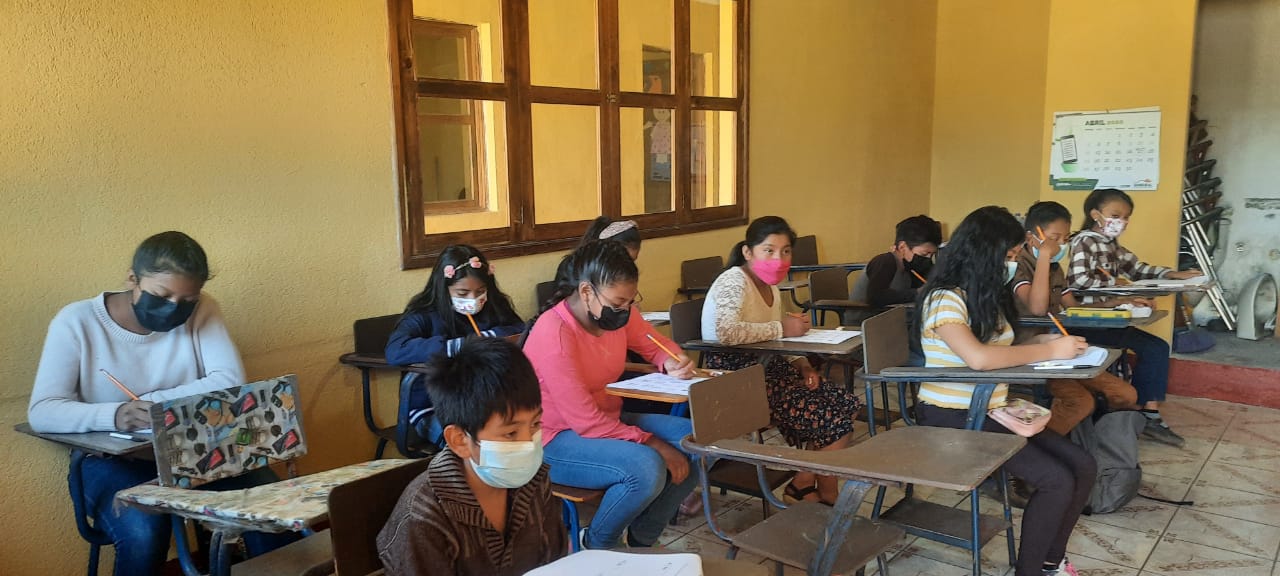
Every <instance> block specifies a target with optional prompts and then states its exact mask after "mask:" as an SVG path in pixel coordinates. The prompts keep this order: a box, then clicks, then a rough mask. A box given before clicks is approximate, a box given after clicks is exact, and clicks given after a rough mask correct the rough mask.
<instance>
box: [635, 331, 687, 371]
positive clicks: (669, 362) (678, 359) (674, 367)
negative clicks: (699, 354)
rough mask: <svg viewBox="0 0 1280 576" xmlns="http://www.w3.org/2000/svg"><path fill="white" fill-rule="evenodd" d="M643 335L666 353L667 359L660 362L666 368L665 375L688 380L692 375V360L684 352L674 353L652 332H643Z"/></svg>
mask: <svg viewBox="0 0 1280 576" xmlns="http://www.w3.org/2000/svg"><path fill="white" fill-rule="evenodd" d="M645 337H646V338H648V339H649V341H650V342H653V343H654V344H656V345H657V346H658V348H659V349H661V350H662V351H663V352H666V353H667V359H666V361H665V362H663V363H662V367H663V368H664V369H666V372H667V375H668V376H672V377H674V378H679V379H681V380H688V379H690V378H693V376H694V372H695V370H694V368H693V360H690V359H689V357H688V356H686V355H684V354H676V353H675V352H674V351H672V350H671V349H670V348H667V347H666V346H664V345H663V344H662V341H660V340H658V339H657V338H655V337H654V336H653V334H645Z"/></svg>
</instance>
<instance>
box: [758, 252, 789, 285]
mask: <svg viewBox="0 0 1280 576" xmlns="http://www.w3.org/2000/svg"><path fill="white" fill-rule="evenodd" d="M790 269H791V261H789V260H783V259H781V258H777V259H772V258H771V259H768V260H765V259H762V258H756V259H755V260H752V261H751V272H752V273H754V274H755V275H756V278H759V279H760V281H761V282H764V283H765V284H768V285H770V286H776V285H777V284H778V283H779V282H782V281H783V280H785V279H786V278H787V271H788V270H790Z"/></svg>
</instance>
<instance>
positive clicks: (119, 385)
mask: <svg viewBox="0 0 1280 576" xmlns="http://www.w3.org/2000/svg"><path fill="white" fill-rule="evenodd" d="M98 371H99V372H101V373H103V374H106V375H107V380H110V381H111V383H112V384H115V385H116V388H119V389H120V390H121V391H123V392H124V393H125V394H128V395H129V398H132V399H133V400H135V401H136V400H141V398H138V395H137V394H134V393H133V390H130V389H129V388H127V387H126V386H125V385H124V383H122V382H120V381H119V380H116V377H115V376H112V375H111V373H110V372H107V371H106V369H104V368H99V369H98Z"/></svg>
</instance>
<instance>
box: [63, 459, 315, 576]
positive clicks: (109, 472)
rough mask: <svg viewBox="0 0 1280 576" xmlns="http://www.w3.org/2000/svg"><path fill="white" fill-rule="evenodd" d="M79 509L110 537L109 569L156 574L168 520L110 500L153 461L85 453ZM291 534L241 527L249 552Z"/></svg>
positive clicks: (149, 470)
mask: <svg viewBox="0 0 1280 576" xmlns="http://www.w3.org/2000/svg"><path fill="white" fill-rule="evenodd" d="M81 476H82V478H83V482H84V502H85V509H86V511H87V512H88V513H89V514H90V515H91V517H92V518H93V522H94V525H95V526H97V527H98V528H99V529H100V530H102V531H104V532H106V533H107V535H108V536H110V537H111V541H112V543H113V545H114V546H115V552H116V560H115V574H116V575H117V576H133V575H145V574H159V573H160V570H161V567H162V566H163V565H164V561H165V558H166V557H168V555H169V534H170V532H171V531H172V526H173V524H172V522H171V520H170V519H169V516H168V515H166V514H148V513H146V512H143V511H142V510H139V509H137V508H133V507H130V506H124V505H120V506H116V505H115V496H116V492H119V491H121V490H124V489H126V488H132V487H134V486H137V485H138V484H142V483H143V482H148V481H151V480H154V479H155V477H156V464H155V462H151V461H147V460H126V459H123V458H99V457H97V456H86V457H85V458H84V461H83V464H82V465H81ZM277 479H278V478H277V477H276V475H275V474H274V473H273V472H271V469H270V468H261V469H258V470H254V471H253V472H249V473H247V474H243V475H240V476H236V477H234V478H227V479H224V480H219V481H217V482H212V483H209V484H207V485H205V486H201V487H200V488H199V489H200V490H215V491H222V490H239V489H241V488H248V487H250V486H257V485H261V484H268V483H271V482H274V481H276V480H277ZM297 538H298V536H297V535H296V534H263V533H259V532H246V533H245V534H244V544H245V548H246V549H247V550H248V552H249V555H250V556H256V555H258V554H262V553H264V552H269V551H271V550H274V549H276V548H279V547H280V546H283V545H285V544H288V543H289V542H292V541H294V540H296V539H297Z"/></svg>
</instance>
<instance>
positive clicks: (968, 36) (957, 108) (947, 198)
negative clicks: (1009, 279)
mask: <svg viewBox="0 0 1280 576" xmlns="http://www.w3.org/2000/svg"><path fill="white" fill-rule="evenodd" d="M1048 31H1049V2H1039V1H1036V2H1027V1H1026V0H961V1H944V2H940V3H939V4H938V45H937V54H938V57H937V67H936V68H935V74H936V77H935V80H934V82H935V84H934V105H933V161H932V163H931V164H930V168H931V170H932V178H931V179H930V182H929V184H930V187H931V197H930V204H929V208H930V214H931V215H932V216H933V217H934V218H936V219H938V220H940V221H942V222H943V223H944V226H945V230H946V231H947V232H948V233H949V232H950V231H951V230H955V227H956V226H957V225H958V224H960V221H961V220H963V219H964V217H965V215H967V214H968V213H969V212H971V211H973V209H974V208H978V207H980V206H986V205H989V204H996V205H999V206H1004V207H1006V208H1008V209H1009V210H1010V211H1012V212H1025V211H1026V209H1027V207H1028V206H1030V205H1031V204H1032V203H1033V202H1035V201H1036V200H1037V199H1038V197H1039V193H1040V187H1041V186H1040V143H1041V138H1040V136H1041V131H1042V120H1041V119H1042V115H1043V112H1044V92H1045V85H1044V78H1045V64H1046V50H1047V48H1048V38H1047V36H1048Z"/></svg>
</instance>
